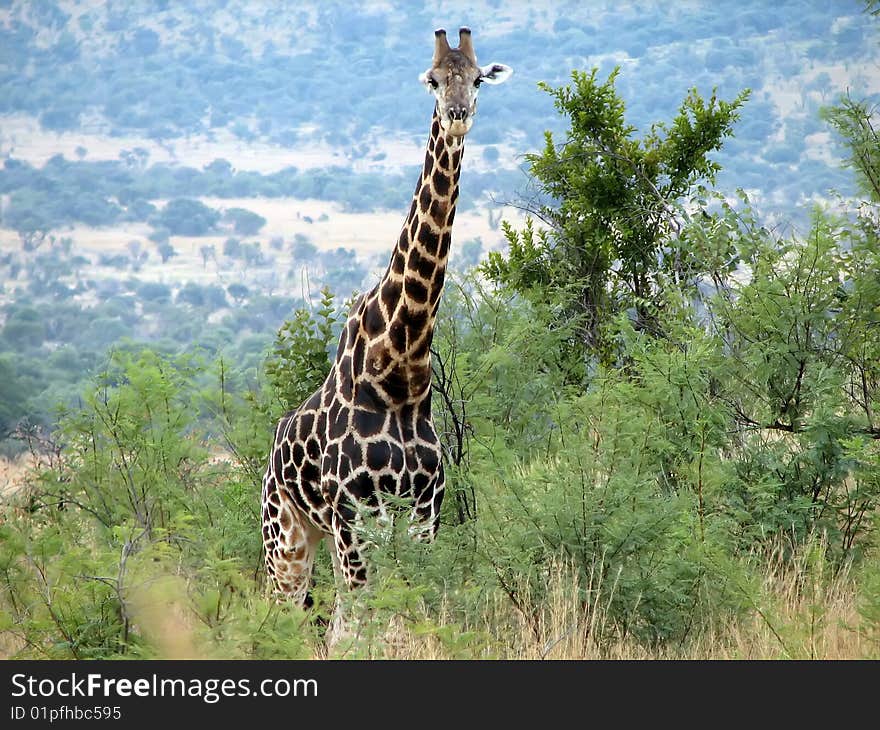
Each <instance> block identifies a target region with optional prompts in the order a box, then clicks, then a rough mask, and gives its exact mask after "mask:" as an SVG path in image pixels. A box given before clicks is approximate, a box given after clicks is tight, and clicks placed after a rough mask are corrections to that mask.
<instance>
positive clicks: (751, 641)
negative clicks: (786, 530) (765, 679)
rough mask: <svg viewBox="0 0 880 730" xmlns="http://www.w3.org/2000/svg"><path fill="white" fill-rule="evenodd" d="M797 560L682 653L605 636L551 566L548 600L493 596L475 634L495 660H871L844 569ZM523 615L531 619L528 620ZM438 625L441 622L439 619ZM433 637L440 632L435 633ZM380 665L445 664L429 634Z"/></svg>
mask: <svg viewBox="0 0 880 730" xmlns="http://www.w3.org/2000/svg"><path fill="white" fill-rule="evenodd" d="M808 562H809V561H808V560H807V559H806V558H803V559H799V560H796V561H795V562H794V564H791V563H788V564H787V565H786V564H784V563H783V562H782V561H781V560H778V559H775V558H774V559H773V560H772V561H771V562H770V564H769V565H768V567H767V568H766V572H765V575H764V576H763V584H762V585H761V587H760V589H759V591H758V594H757V598H756V600H755V601H754V602H753V606H752V610H751V611H749V612H748V613H747V615H746V617H745V618H744V619H740V620H738V621H733V620H731V621H730V622H728V623H726V624H724V625H720V626H717V627H716V628H715V629H713V630H712V631H710V632H708V633H705V634H703V635H700V636H696V637H694V638H692V639H691V640H690V641H689V642H688V643H687V645H686V646H685V647H675V646H672V647H670V646H666V647H663V648H659V649H651V648H647V647H645V646H643V645H642V644H640V643H639V642H637V641H635V640H634V639H633V638H631V637H627V636H622V635H620V633H619V632H617V631H616V630H615V627H614V625H613V623H612V622H611V621H610V619H609V617H608V612H607V610H606V609H607V605H608V599H609V597H610V591H608V592H603V590H602V589H601V586H590V587H589V588H590V589H591V590H590V591H588V593H589V595H592V596H594V598H593V601H592V605H590V606H587V607H583V606H582V605H581V603H580V601H579V599H578V598H577V596H578V583H577V578H576V575H575V573H574V571H571V570H567V569H566V568H565V567H563V566H554V568H553V570H552V571H551V577H550V582H549V586H548V587H549V592H548V596H549V597H548V598H546V599H545V600H544V601H543V602H541V603H538V604H532V605H530V606H529V607H528V610H527V613H529V614H531V615H532V616H530V617H527V616H526V613H523V612H520V611H517V610H514V609H513V608H511V606H510V604H509V602H506V601H504V600H502V599H501V597H498V598H497V599H496V600H495V601H494V603H493V604H491V605H487V607H486V608H487V611H486V613H485V616H484V618H485V623H484V624H483V626H482V627H479V630H478V631H477V633H478V634H485V635H486V636H487V637H490V640H489V642H488V644H487V647H486V652H485V655H486V656H487V657H494V658H503V659H527V660H534V659H567V660H583V659H610V660H613V659H626V660H632V659H733V660H736V659H826V660H842V659H866V658H876V657H878V656H880V646H878V638H877V627H876V626H873V625H871V624H870V623H869V622H867V621H866V620H864V619H863V618H862V617H861V616H860V615H859V611H858V603H859V591H858V587H857V585H856V584H855V582H854V581H853V580H852V578H851V576H850V575H849V573H848V571H842V572H841V573H840V574H838V575H837V576H834V577H831V576H827V575H824V574H823V571H822V570H821V569H818V568H816V567H811V566H810V565H809V564H808ZM532 617H533V618H532ZM441 623H442V621H441ZM439 633H441V634H442V632H439ZM384 643H385V650H384V652H383V654H384V656H385V657H386V658H389V659H450V658H455V657H456V656H460V652H457V651H455V650H454V649H453V650H450V648H449V646H448V642H447V641H444V640H442V639H441V638H440V637H439V635H438V632H431V633H429V634H424V633H420V632H418V631H412V630H409V631H407V630H404V629H402V628H401V627H400V626H399V624H395V625H393V630H392V631H391V632H389V634H386V636H385V637H384Z"/></svg>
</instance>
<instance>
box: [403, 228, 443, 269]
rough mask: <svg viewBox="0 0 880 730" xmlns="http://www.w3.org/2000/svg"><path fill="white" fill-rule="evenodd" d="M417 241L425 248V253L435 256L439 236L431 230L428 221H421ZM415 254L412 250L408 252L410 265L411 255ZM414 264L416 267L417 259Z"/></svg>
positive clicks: (411, 261)
mask: <svg viewBox="0 0 880 730" xmlns="http://www.w3.org/2000/svg"><path fill="white" fill-rule="evenodd" d="M418 241H419V243H420V244H422V246H424V247H425V251H427V252H428V253H429V254H431V255H432V256H436V255H437V246H438V245H439V242H440V234H439V233H436V232H434V231H433V230H431V226H430V224H429V223H428V221H422V225H420V226H419V236H418ZM414 252H415V250H413V251H412V252H410V264H411V265H412V263H413V256H412V254H413V253H414ZM415 264H416V265H418V259H416V261H415Z"/></svg>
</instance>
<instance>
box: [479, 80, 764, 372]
mask: <svg viewBox="0 0 880 730" xmlns="http://www.w3.org/2000/svg"><path fill="white" fill-rule="evenodd" d="M618 71H619V70H615V71H614V72H612V74H611V75H610V76H609V77H608V79H607V80H606V81H605V82H600V81H599V79H598V69H593V71H592V72H591V73H589V74H587V73H582V72H579V71H574V72H573V73H572V80H573V83H572V84H571V85H570V86H565V87H561V88H556V89H554V88H553V87H551V86H549V85H548V84H541V88H543V89H544V90H545V91H547V92H548V93H549V94H550V95H551V96H552V97H553V99H554V103H555V105H556V108H557V109H558V110H559V112H560V113H561V114H562V115H564V116H565V117H566V118H567V119H568V121H569V124H570V127H569V130H568V132H567V136H566V140H565V142H564V143H562V144H561V145H559V144H557V143H556V141H555V140H554V138H553V135H552V134H551V133H550V132H547V133H546V136H545V146H544V151H543V152H542V153H541V154H540V155H538V154H532V155H527V159H528V161H529V164H530V171H531V174H532V176H533V177H534V179H535V181H536V183H537V185H538V188H539V190H540V192H541V193H542V194H543V195H544V196H546V197H548V198H549V201H548V202H547V203H545V204H543V205H541V206H540V207H538V208H536V209H535V210H534V211H533V212H534V214H535V215H536V216H537V217H538V218H540V219H541V221H542V222H543V223H544V224H545V225H546V226H547V229H546V230H544V231H541V232H538V233H537V234H536V233H535V231H534V230H533V228H532V225H531V223H528V224H527V226H526V228H525V229H524V230H523V231H522V232H517V231H515V230H513V229H512V228H511V227H510V226H506V227H505V229H504V232H505V237H506V238H507V240H508V243H509V244H510V254H509V256H508V257H505V256H504V255H503V254H501V253H499V252H492V253H491V254H490V255H489V260H488V262H487V264H486V265H485V267H484V269H483V270H484V272H485V273H486V275H487V276H489V278H490V279H492V280H493V281H495V282H497V283H498V284H502V285H505V286H509V287H511V288H513V290H514V291H518V292H520V293H521V294H523V295H525V296H528V297H530V298H533V299H534V298H537V299H540V300H541V301H543V302H550V301H554V300H555V301H559V302H561V304H562V310H561V312H560V317H561V318H562V319H568V318H570V317H572V316H574V317H578V318H580V319H581V322H582V332H581V337H580V338H581V340H582V342H583V345H584V346H585V347H586V349H587V350H590V351H592V352H594V353H598V354H599V355H600V356H601V357H602V358H603V359H604V360H605V361H608V357H609V356H610V352H609V343H608V342H607V338H605V337H604V336H603V335H602V334H601V332H600V329H601V324H602V323H603V322H605V321H608V320H609V319H613V318H614V317H615V316H616V314H617V313H618V312H622V311H626V310H627V309H632V310H633V311H634V316H635V319H636V321H637V322H638V325H639V327H641V328H645V329H649V330H651V329H653V328H655V327H656V320H657V311H656V298H657V295H658V293H659V292H660V291H661V289H662V285H663V282H662V280H661V279H660V277H659V268H660V267H661V265H662V261H663V258H664V256H665V253H666V252H665V251H664V248H663V246H664V243H665V241H666V240H667V238H668V235H669V232H670V230H673V229H674V228H676V227H678V223H677V218H678V217H679V214H678V210H679V208H680V206H681V203H682V202H683V201H684V200H685V199H686V198H688V197H689V196H690V194H691V192H692V191H693V189H694V188H695V186H696V185H697V184H698V183H699V182H700V181H707V182H709V183H711V182H714V179H715V174H716V173H717V171H718V170H719V166H718V164H717V163H716V162H714V161H712V160H711V158H710V157H709V155H710V154H711V153H713V152H716V151H718V150H719V149H720V148H721V145H722V143H723V141H724V139H725V138H726V137H728V136H730V135H731V134H732V127H733V123H734V122H735V121H736V119H737V118H738V109H739V107H740V106H741V105H742V104H743V102H744V101H745V99H746V98H747V96H748V92H743V93H741V94H740V95H739V96H738V97H736V99H734V100H733V101H732V102H725V101H722V100H719V99H718V98H717V97H716V95H715V94H714V93H713V95H712V97H711V98H710V99H709V101H708V102H706V101H704V100H703V98H702V97H701V96H700V95H699V94H698V93H697V92H696V90H692V91H691V92H690V93H689V94H688V96H687V98H686V99H685V100H684V102H683V103H682V105H681V107H680V109H679V112H678V115H677V116H676V117H675V118H674V119H673V121H672V123H671V124H670V125H664V124H655V125H654V126H652V127H651V129H650V131H649V132H648V133H647V134H646V135H645V136H644V137H643V138H642V139H636V138H634V137H633V134H634V132H635V131H636V130H635V128H634V127H632V126H631V125H629V124H627V122H626V120H625V118H624V111H625V107H624V102H623V99H622V98H621V96H620V95H619V94H618V93H617V91H616V89H615V82H616V80H617V76H618Z"/></svg>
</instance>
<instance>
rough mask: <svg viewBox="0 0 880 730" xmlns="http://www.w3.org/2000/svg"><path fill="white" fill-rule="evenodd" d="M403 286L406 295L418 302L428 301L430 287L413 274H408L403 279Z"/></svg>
mask: <svg viewBox="0 0 880 730" xmlns="http://www.w3.org/2000/svg"><path fill="white" fill-rule="evenodd" d="M403 282H404V284H403V288H404V291H405V292H406V296H407V297H408V298H409V299H412V301H414V302H415V303H416V304H424V303H425V302H427V301H428V287H426V286H425V285H424V284H423V283H422V282H420V281H419V280H418V279H416V278H415V277H413V276H407V277H406V278H405V279H404V280H403Z"/></svg>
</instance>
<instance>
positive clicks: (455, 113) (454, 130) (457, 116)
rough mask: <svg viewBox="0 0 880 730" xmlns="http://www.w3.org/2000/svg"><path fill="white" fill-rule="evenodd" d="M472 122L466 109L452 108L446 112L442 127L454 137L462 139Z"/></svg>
mask: <svg viewBox="0 0 880 730" xmlns="http://www.w3.org/2000/svg"><path fill="white" fill-rule="evenodd" d="M473 122H474V120H473V117H472V116H471V114H470V112H469V111H468V109H467V107H463V106H454V107H450V108H449V109H448V110H447V112H446V119H445V123H444V124H443V127H444V128H445V130H446V131H447V132H448V133H449V134H451V135H452V136H454V137H464V136H465V135H466V134H467V133H468V132H469V131H470V129H471V125H472V124H473Z"/></svg>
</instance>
